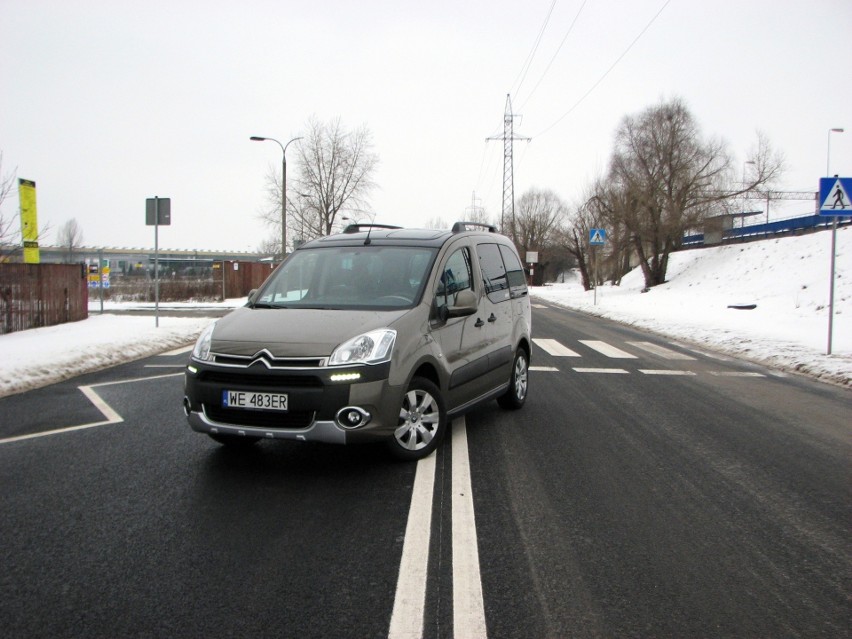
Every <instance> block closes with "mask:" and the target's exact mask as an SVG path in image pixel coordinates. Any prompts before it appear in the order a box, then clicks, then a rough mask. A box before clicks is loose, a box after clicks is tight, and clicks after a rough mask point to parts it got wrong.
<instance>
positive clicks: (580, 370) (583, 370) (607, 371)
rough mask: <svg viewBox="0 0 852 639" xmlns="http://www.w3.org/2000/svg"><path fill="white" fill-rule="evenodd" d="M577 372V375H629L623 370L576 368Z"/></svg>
mask: <svg viewBox="0 0 852 639" xmlns="http://www.w3.org/2000/svg"><path fill="white" fill-rule="evenodd" d="M574 371H575V372H577V373H604V374H614V375H629V374H630V373H628V372H627V371H626V370H624V369H623V368H575V369H574Z"/></svg>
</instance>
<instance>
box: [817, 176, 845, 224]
mask: <svg viewBox="0 0 852 639" xmlns="http://www.w3.org/2000/svg"><path fill="white" fill-rule="evenodd" d="M850 194H852V178H842V177H831V178H820V180H819V214H820V215H828V216H834V215H852V200H850V199H849V195H850Z"/></svg>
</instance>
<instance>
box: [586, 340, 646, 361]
mask: <svg viewBox="0 0 852 639" xmlns="http://www.w3.org/2000/svg"><path fill="white" fill-rule="evenodd" d="M579 341H580V343H581V344H585V345H586V346H588V347H589V348H591V349H592V350H595V351H597V352H598V353H600V354H601V355H606V356H607V357H611V358H613V359H636V356H635V355H631V354H630V353H627V352H625V351H623V350H621V349H620V348H616V347H615V346H612V345H610V344H607V343H606V342H601V341H599V340H594V339H581V340H579Z"/></svg>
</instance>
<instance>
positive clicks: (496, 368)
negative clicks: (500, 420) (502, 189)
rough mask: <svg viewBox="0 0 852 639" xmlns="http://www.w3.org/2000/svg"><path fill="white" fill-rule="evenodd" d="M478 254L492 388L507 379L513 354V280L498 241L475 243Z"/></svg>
mask: <svg viewBox="0 0 852 639" xmlns="http://www.w3.org/2000/svg"><path fill="white" fill-rule="evenodd" d="M476 254H477V257H478V260H479V268H480V271H481V273H482V280H483V285H484V289H485V296H484V298H483V300H482V314H483V315H484V316H485V327H484V328H485V341H486V345H485V349H486V352H487V353H488V387H489V389H493V388H495V387H497V386H499V385H501V384H505V383H506V382H508V380H509V373H510V371H511V366H512V357H513V355H514V352H513V348H514V344H513V343H512V335H513V330H512V327H513V319H512V318H513V312H512V310H513V309H512V294H511V283H510V281H509V273H508V271H507V269H506V265H505V263H504V261H503V257H502V255H501V253H500V245H499V244H497V243H494V242H480V243H478V244H477V245H476Z"/></svg>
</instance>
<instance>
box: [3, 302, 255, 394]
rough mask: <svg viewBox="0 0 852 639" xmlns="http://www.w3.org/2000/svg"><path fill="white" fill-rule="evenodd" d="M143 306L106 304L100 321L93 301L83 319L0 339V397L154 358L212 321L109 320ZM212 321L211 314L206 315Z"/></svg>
mask: <svg viewBox="0 0 852 639" xmlns="http://www.w3.org/2000/svg"><path fill="white" fill-rule="evenodd" d="M244 303H245V298H243V299H241V300H227V301H226V302H225V303H224V304H221V305H215V306H214V305H208V304H205V305H204V306H205V307H209V308H210V309H211V310H213V309H214V308H216V307H219V308H221V307H222V306H224V307H226V308H227V307H235V306H238V305H241V304H244ZM153 306H154V305H153V304H149V305H140V304H135V305H128V304H107V303H106V302H105V303H104V311H105V312H104V314H103V315H101V314H100V313H99V311H100V303H99V302H98V301H97V300H94V301H90V303H89V318H88V319H85V320H82V321H79V322H69V323H67V324H59V325H57V326H46V327H44V328H34V329H30V330H28V331H19V332H16V333H9V334H7V335H0V397H3V396H5V395H11V394H13V393H20V392H22V391H25V390H30V389H33V388H39V387H41V386H46V385H48V384H52V383H54V382H58V381H61V380H64V379H68V378H71V377H74V376H76V375H81V374H83V373H89V372H92V371H96V370H100V369H102V368H107V367H108V366H114V365H116V364H122V363H124V362H128V361H131V360H134V359H141V358H143V357H149V356H151V355H156V354H158V353H162V352H164V351H168V350H170V349H174V348H177V347H179V346H186V345H189V344H191V343H193V342H194V341H195V339H196V337H198V335H199V333H201V331H202V330H203V329H204V327H205V326H207V325H208V324H209V323H210V322H212V321H213V317H212V316H211V317H192V318H186V317H163V316H162V315H161V316H160V321H159V323H160V326H159V327H157V326H155V318H154V316H142V317H139V316H130V315H115V314H110V313H109V310H110V309H112V310H115V309H117V308H119V307H121V308H125V309H126V308H129V307H132V308H140V307H152V308H153ZM199 306H200V305H198V304H179V305H176V304H168V305H165V304H164V305H161V306H160V311H161V313H162V312H165V311H167V310H168V309H169V308H187V307H191V308H196V309H197V308H198V307H199ZM211 315H212V314H211Z"/></svg>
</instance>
